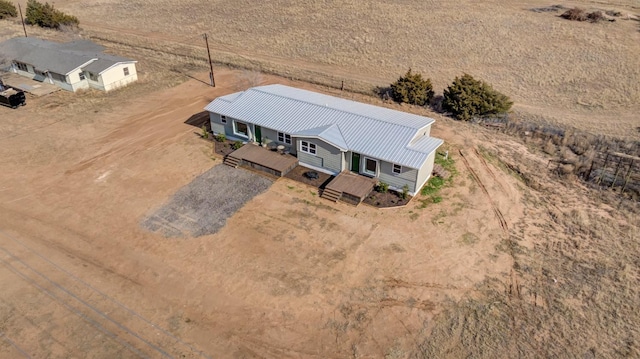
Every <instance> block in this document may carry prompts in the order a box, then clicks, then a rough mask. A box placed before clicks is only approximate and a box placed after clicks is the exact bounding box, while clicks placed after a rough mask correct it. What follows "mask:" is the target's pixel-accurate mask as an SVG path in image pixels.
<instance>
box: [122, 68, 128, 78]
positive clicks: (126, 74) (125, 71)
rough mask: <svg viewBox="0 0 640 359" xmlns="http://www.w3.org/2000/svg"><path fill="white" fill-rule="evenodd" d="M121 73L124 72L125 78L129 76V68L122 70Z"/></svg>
mask: <svg viewBox="0 0 640 359" xmlns="http://www.w3.org/2000/svg"><path fill="white" fill-rule="evenodd" d="M122 71H124V75H125V76H129V68H128V67H125V68H124V69H122Z"/></svg>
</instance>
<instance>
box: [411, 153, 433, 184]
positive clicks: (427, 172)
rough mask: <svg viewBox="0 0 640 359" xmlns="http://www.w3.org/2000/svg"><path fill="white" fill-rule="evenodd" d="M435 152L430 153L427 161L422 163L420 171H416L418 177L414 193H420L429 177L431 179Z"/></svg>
mask: <svg viewBox="0 0 640 359" xmlns="http://www.w3.org/2000/svg"><path fill="white" fill-rule="evenodd" d="M436 152H437V151H433V152H431V154H430V155H429V157H427V160H426V161H424V165H422V167H421V168H420V170H418V177H417V180H416V189H415V190H414V193H417V192H420V190H421V189H422V187H423V186H424V185H425V183H427V181H428V180H429V177H431V173H432V172H433V163H434V161H435V159H436Z"/></svg>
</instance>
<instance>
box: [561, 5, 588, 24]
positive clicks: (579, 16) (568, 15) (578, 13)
mask: <svg viewBox="0 0 640 359" xmlns="http://www.w3.org/2000/svg"><path fill="white" fill-rule="evenodd" d="M560 17H561V18H563V19H567V20H573V21H587V13H586V12H585V11H584V9H581V8H579V7H574V8H573V9H569V10H567V11H565V12H564V13H562V15H560Z"/></svg>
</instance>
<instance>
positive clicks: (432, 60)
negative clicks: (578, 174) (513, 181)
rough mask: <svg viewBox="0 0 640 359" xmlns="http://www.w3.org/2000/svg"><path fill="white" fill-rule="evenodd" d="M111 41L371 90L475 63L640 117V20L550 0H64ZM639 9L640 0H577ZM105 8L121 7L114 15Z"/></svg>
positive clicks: (540, 111) (546, 95)
mask: <svg viewBox="0 0 640 359" xmlns="http://www.w3.org/2000/svg"><path fill="white" fill-rule="evenodd" d="M56 5H57V6H59V7H61V8H63V9H65V10H68V11H69V12H71V13H73V14H75V15H77V16H78V17H79V18H80V21H81V24H82V27H83V29H85V30H86V33H87V34H88V35H94V36H97V37H99V38H101V39H102V40H103V41H107V40H109V41H115V42H118V43H122V44H129V45H133V46H143V47H149V48H155V49H160V50H164V51H171V52H175V53H179V54H184V55H187V56H197V57H198V58H199V61H198V62H200V63H201V64H204V62H203V61H202V60H203V59H204V55H205V53H204V52H203V50H204V49H203V47H204V43H203V41H202V38H201V37H200V34H202V33H204V32H207V33H209V35H210V36H211V45H212V47H213V49H214V51H213V57H214V59H215V60H217V61H221V62H225V63H236V64H240V65H241V66H247V67H252V68H255V69H261V70H269V71H275V72H278V73H283V74H286V75H287V76H291V77H296V78H305V79H309V80H313V81H320V82H323V83H329V84H331V85H333V86H339V84H340V81H341V80H345V81H346V83H347V86H348V87H349V86H351V87H352V88H358V89H360V90H367V91H368V90H369V89H370V87H371V86H373V85H386V84H388V83H390V82H391V81H393V80H395V79H396V78H397V77H398V76H399V75H400V74H403V73H404V72H405V71H406V70H407V68H409V67H411V68H413V69H414V70H416V71H420V72H422V73H424V74H425V75H426V76H428V77H430V78H432V80H433V83H434V86H435V87H436V91H438V92H439V91H442V89H443V88H444V87H446V85H447V84H448V83H450V82H451V81H452V80H453V78H454V77H455V76H458V75H461V74H462V73H463V72H468V73H470V74H472V75H474V76H477V77H479V78H482V79H484V80H486V81H488V82H489V83H491V84H493V85H494V86H495V87H496V88H497V89H499V90H501V91H503V92H504V93H506V94H508V95H509V96H511V97H512V98H513V99H514V100H515V102H516V106H515V111H517V112H518V113H521V114H522V116H525V117H527V116H528V117H532V116H533V117H538V116H541V117H543V118H544V119H545V120H547V121H550V122H554V123H561V124H566V125H570V126H574V127H578V128H584V129H586V130H589V131H592V132H595V133H599V134H607V135H613V136H619V137H625V138H627V139H633V138H635V139H637V138H638V131H637V129H636V128H637V127H638V126H639V122H640V120H638V116H637V114H638V112H640V81H639V79H640V61H638V53H640V32H639V31H638V29H639V28H640V22H638V21H634V20H623V19H619V20H618V21H616V22H614V23H608V22H607V23H599V24H591V23H577V22H572V21H567V20H564V19H561V18H559V17H558V16H557V15H558V13H534V12H532V11H529V9H531V8H535V7H541V6H548V5H550V3H548V2H545V1H482V2H478V1H469V0H466V1H455V2H451V1H449V2H445V1H402V2H393V1H391V2H390V1H380V0H376V1H363V0H349V1H341V2H333V1H328V2H327V1H316V2H311V3H310V4H309V3H305V4H302V3H297V2H295V1H290V0H276V1H269V2H264V3H257V2H255V1H250V0H239V1H233V2H230V1H221V0H218V1H200V0H180V1H175V0H163V1H156V0H153V1H151V0H142V1H136V2H131V1H125V0H103V1H95V2H91V3H90V4H87V3H86V2H84V1H74V0H65V1H57V2H56ZM563 5H565V6H573V5H578V6H581V7H584V8H586V9H603V10H618V11H621V12H622V13H623V14H635V15H640V6H639V5H638V3H637V1H633V0H620V1H608V2H602V1H574V2H568V3H563ZM105 13H108V14H112V15H113V16H104V14H105Z"/></svg>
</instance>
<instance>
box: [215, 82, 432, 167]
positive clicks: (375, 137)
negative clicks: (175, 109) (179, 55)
mask: <svg viewBox="0 0 640 359" xmlns="http://www.w3.org/2000/svg"><path fill="white" fill-rule="evenodd" d="M205 110H207V111H210V112H214V113H218V114H221V115H225V116H229V117H232V118H236V119H239V120H241V121H246V122H249V123H253V124H256V125H259V126H262V127H266V128H271V129H274V130H277V131H281V132H286V133H289V134H292V135H294V136H302V137H317V138H320V139H323V140H325V141H326V142H328V143H330V144H332V145H334V146H336V147H338V148H340V149H341V150H343V151H347V150H349V151H353V152H358V153H361V154H363V155H365V156H370V157H375V158H379V159H382V160H385V161H389V162H393V163H397V164H400V165H403V166H407V167H411V168H420V167H421V166H422V164H423V163H424V161H425V160H426V159H427V157H428V156H429V155H430V154H431V153H432V152H433V151H435V150H436V149H437V148H438V147H439V146H440V145H441V144H442V142H443V141H442V140H440V139H436V138H433V137H428V136H425V137H426V138H425V139H422V138H421V139H418V140H415V141H414V142H413V143H411V141H412V139H413V138H414V137H415V135H416V134H418V133H419V131H420V130H421V129H423V128H425V127H427V126H430V125H431V124H432V123H433V122H434V120H433V119H431V118H428V117H424V116H418V115H414V114H410V113H406V112H401V111H396V110H391V109H388V108H384V107H378V106H373V105H368V104H364V103H360V102H355V101H351V100H346V99H341V98H338V97H333V96H329V95H324V94H320V93H316V92H312V91H307V90H301V89H297V88H293V87H289V86H284V85H267V86H260V87H253V88H250V89H248V90H246V91H243V92H238V93H233V94H230V95H226V96H222V97H219V98H217V99H215V100H213V101H212V102H211V103H210V104H209V105H207V106H206V107H205Z"/></svg>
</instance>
